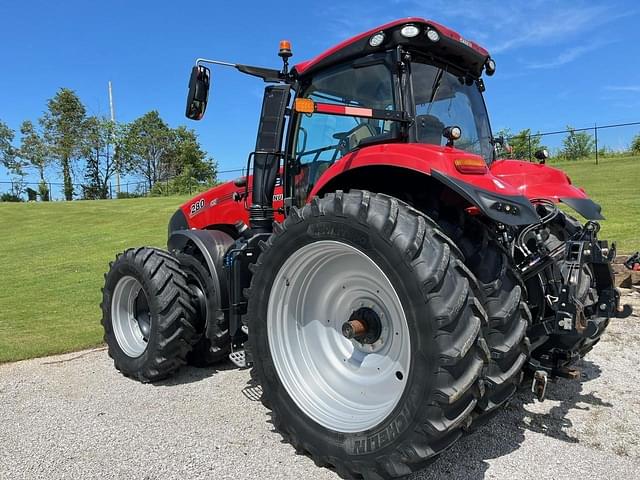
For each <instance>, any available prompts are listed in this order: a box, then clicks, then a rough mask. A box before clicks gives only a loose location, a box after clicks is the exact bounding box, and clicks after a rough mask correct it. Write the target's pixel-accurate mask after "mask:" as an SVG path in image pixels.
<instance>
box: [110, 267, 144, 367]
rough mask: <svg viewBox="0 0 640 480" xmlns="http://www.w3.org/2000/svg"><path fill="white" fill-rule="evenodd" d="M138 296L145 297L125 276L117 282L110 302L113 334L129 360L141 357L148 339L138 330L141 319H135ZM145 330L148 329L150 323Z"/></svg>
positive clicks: (140, 286) (133, 281)
mask: <svg viewBox="0 0 640 480" xmlns="http://www.w3.org/2000/svg"><path fill="white" fill-rule="evenodd" d="M139 295H145V293H144V291H143V290H142V285H141V284H140V282H139V281H138V280H136V279H135V278H134V277H132V276H130V275H127V276H124V277H122V278H121V279H120V280H118V283H117V284H116V288H115V289H114V291H113V299H112V300H111V324H112V326H113V333H114V335H115V337H116V341H117V342H118V346H119V347H120V348H121V349H122V351H123V352H124V353H125V354H126V355H127V356H129V357H131V358H137V357H139V356H140V355H142V354H143V353H144V351H145V350H146V348H147V344H148V339H145V336H144V335H143V333H142V330H141V329H140V320H141V319H140V318H136V299H137V298H138V296H139ZM147 313H148V312H147ZM149 321H150V320H149ZM147 328H150V323H149V325H148V326H147Z"/></svg>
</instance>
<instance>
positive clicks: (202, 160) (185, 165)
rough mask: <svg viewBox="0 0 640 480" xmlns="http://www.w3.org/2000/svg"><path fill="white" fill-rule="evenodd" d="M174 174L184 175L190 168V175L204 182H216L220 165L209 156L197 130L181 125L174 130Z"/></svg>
mask: <svg viewBox="0 0 640 480" xmlns="http://www.w3.org/2000/svg"><path fill="white" fill-rule="evenodd" d="M174 134H175V137H174V152H173V153H174V158H173V159H172V161H173V165H174V168H173V170H174V171H173V176H184V175H185V172H186V171H187V170H189V175H190V177H192V178H194V179H195V180H196V181H198V182H202V183H214V182H215V180H216V177H217V174H218V165H217V164H216V162H215V161H214V160H213V159H211V158H208V157H207V153H206V152H205V151H204V150H202V148H201V147H200V143H199V142H198V136H197V135H196V132H194V131H193V130H190V129H188V128H187V127H184V126H180V127H178V128H176V129H175V130H174Z"/></svg>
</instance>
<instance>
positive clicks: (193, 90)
mask: <svg viewBox="0 0 640 480" xmlns="http://www.w3.org/2000/svg"><path fill="white" fill-rule="evenodd" d="M210 81H211V72H210V71H209V69H208V68H207V67H203V66H202V65H196V66H194V67H193V68H192V69H191V78H190V79H189V94H188V95H187V111H186V112H185V115H186V116H187V118H190V119H191V120H201V119H202V117H204V112H205V110H206V109H207V101H208V100H209V83H210Z"/></svg>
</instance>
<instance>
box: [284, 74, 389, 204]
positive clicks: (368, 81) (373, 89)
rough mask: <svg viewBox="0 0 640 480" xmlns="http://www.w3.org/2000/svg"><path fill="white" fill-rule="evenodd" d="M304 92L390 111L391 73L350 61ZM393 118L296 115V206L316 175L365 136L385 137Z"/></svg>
mask: <svg viewBox="0 0 640 480" xmlns="http://www.w3.org/2000/svg"><path fill="white" fill-rule="evenodd" d="M302 96H303V97H306V98H310V99H312V100H313V101H315V102H320V103H332V104H337V105H347V106H354V107H355V106H362V107H368V108H373V109H381V110H384V109H387V110H393V109H394V105H395V98H394V97H395V96H394V87H393V76H392V74H391V71H390V70H389V68H388V67H387V66H386V65H385V64H384V63H375V64H369V65H366V66H362V67H357V66H356V67H354V65H352V64H349V65H347V66H343V67H339V68H336V69H333V70H330V71H328V72H323V73H321V74H319V75H317V76H316V77H314V78H313V80H312V82H311V83H310V84H309V85H308V86H307V87H306V88H305V89H304V91H303V92H302ZM392 123H393V122H388V121H383V120H374V119H367V118H359V117H350V116H337V115H324V114H318V113H315V114H303V115H301V116H300V117H299V120H298V126H297V133H296V140H295V158H296V162H297V165H298V168H297V172H298V173H297V175H296V177H295V179H294V183H295V189H296V197H297V200H298V201H299V204H302V203H304V202H305V201H306V197H307V195H308V194H309V192H310V191H311V190H312V188H313V185H314V184H315V182H316V181H317V180H318V178H319V177H320V175H322V173H323V172H324V171H325V170H326V169H327V168H328V167H329V166H330V165H331V164H332V163H333V162H335V161H336V160H337V159H339V158H340V157H342V156H343V155H345V154H347V153H349V152H351V151H352V150H354V149H356V148H358V146H359V145H360V142H361V141H362V140H364V139H368V138H371V137H375V136H378V135H384V134H385V133H388V132H389V131H390V129H391V128H392Z"/></svg>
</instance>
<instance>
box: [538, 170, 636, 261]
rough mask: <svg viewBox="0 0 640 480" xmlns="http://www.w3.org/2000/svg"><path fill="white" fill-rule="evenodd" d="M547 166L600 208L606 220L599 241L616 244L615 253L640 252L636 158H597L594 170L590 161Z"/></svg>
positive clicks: (602, 223)
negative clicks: (563, 175)
mask: <svg viewBox="0 0 640 480" xmlns="http://www.w3.org/2000/svg"><path fill="white" fill-rule="evenodd" d="M550 166H552V167H556V168H560V169H561V170H564V171H565V172H566V173H567V175H569V177H570V178H571V181H572V183H573V184H574V185H577V186H578V187H582V188H584V189H585V190H586V192H587V193H588V194H589V196H591V198H592V199H593V200H594V201H596V202H598V203H599V204H600V205H602V214H603V215H604V216H605V218H606V220H603V221H602V222H601V225H602V230H601V231H600V234H599V235H598V236H599V238H602V239H607V240H613V241H616V242H617V245H618V251H619V252H624V253H633V252H635V251H637V250H640V157H617V158H616V157H610V158H604V159H603V158H601V159H600V160H599V162H598V165H597V166H596V165H595V161H594V160H593V159H589V160H580V161H573V162H562V163H552V164H550Z"/></svg>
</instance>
